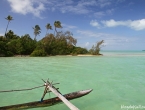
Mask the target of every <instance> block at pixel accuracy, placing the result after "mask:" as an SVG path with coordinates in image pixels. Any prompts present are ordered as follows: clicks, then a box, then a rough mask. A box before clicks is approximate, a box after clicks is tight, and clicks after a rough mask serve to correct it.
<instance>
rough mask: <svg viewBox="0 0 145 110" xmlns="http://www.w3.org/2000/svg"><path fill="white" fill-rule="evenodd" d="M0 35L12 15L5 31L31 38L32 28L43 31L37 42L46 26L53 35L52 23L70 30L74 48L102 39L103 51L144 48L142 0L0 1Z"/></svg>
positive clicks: (42, 32) (144, 22)
mask: <svg viewBox="0 0 145 110" xmlns="http://www.w3.org/2000/svg"><path fill="white" fill-rule="evenodd" d="M0 7H1V10H0V35H4V32H5V28H6V25H7V21H6V19H5V18H6V17H7V16H8V15H11V16H12V17H13V19H14V20H13V21H11V23H10V25H9V28H8V30H10V29H11V30H13V31H14V33H15V34H17V35H19V36H22V35H25V34H29V35H30V36H31V37H32V38H34V34H33V29H32V27H34V26H35V25H37V24H38V25H39V26H40V27H41V29H42V31H41V34H40V36H38V37H37V40H40V39H41V38H43V37H44V36H45V33H46V28H45V26H46V24H47V23H50V24H51V25H52V27H53V30H50V31H49V33H54V26H53V24H54V21H56V20H59V21H61V23H62V26H63V28H62V29H58V30H59V31H67V30H68V31H71V32H72V33H73V37H74V38H76V39H77V46H81V47H84V48H87V49H90V48H91V47H92V45H93V44H95V43H96V42H98V41H100V40H104V41H105V43H104V46H103V47H102V50H144V49H145V11H144V10H145V0H0Z"/></svg>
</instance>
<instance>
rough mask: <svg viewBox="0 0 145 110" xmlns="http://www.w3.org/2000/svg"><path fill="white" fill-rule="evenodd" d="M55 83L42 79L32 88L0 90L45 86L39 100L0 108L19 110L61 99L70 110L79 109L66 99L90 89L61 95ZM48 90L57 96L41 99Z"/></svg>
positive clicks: (46, 104)
mask: <svg viewBox="0 0 145 110" xmlns="http://www.w3.org/2000/svg"><path fill="white" fill-rule="evenodd" d="M42 80H43V79H42ZM43 81H44V80H43ZM55 84H59V83H55ZM55 84H52V82H51V83H50V82H49V81H48V80H47V81H44V85H42V86H37V87H34V88H29V89H19V90H8V91H0V92H14V91H25V90H32V89H36V88H40V87H43V86H45V89H44V93H43V96H42V98H41V100H40V101H34V102H28V103H23V104H17V105H9V106H3V107H0V110H21V109H28V108H38V107H47V106H52V105H55V104H58V103H60V102H62V101H63V102H64V104H66V105H67V106H68V107H69V108H70V110H79V109H78V108H77V107H76V106H74V105H73V104H72V103H71V102H69V101H68V100H72V99H76V98H80V97H82V96H84V95H87V94H89V93H90V92H91V91H92V89H88V90H81V91H77V92H72V93H68V94H65V95H62V94H61V93H60V92H59V91H58V88H55V87H54V85H55ZM50 92H53V93H54V94H55V95H56V96H57V97H54V98H51V99H46V100H43V99H44V97H45V94H46V93H50Z"/></svg>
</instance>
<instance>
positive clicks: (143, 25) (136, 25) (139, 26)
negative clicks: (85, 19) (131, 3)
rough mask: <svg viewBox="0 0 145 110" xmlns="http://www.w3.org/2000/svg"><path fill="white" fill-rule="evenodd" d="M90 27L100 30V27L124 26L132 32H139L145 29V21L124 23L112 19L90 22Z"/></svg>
mask: <svg viewBox="0 0 145 110" xmlns="http://www.w3.org/2000/svg"><path fill="white" fill-rule="evenodd" d="M90 25H91V26H94V27H97V28H101V27H117V26H126V27H129V28H131V29H133V30H136V31H139V30H144V29H145V19H140V20H126V21H115V20H113V19H111V20H106V21H101V22H97V21H96V20H91V21H90Z"/></svg>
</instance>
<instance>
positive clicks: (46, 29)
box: [45, 23, 52, 35]
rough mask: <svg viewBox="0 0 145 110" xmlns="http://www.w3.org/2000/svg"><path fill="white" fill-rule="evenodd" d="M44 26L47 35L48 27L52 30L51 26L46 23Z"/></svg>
mask: <svg viewBox="0 0 145 110" xmlns="http://www.w3.org/2000/svg"><path fill="white" fill-rule="evenodd" d="M45 27H46V35H47V33H48V30H49V29H50V30H52V26H51V25H50V24H49V23H48V24H47V25H46V26H45Z"/></svg>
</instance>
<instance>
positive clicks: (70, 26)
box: [62, 24, 77, 29]
mask: <svg viewBox="0 0 145 110" xmlns="http://www.w3.org/2000/svg"><path fill="white" fill-rule="evenodd" d="M62 27H63V28H66V29H75V28H77V27H76V26H72V25H67V24H62Z"/></svg>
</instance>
